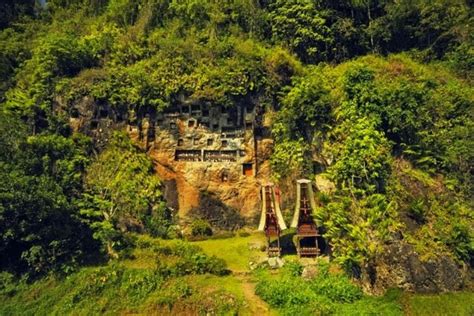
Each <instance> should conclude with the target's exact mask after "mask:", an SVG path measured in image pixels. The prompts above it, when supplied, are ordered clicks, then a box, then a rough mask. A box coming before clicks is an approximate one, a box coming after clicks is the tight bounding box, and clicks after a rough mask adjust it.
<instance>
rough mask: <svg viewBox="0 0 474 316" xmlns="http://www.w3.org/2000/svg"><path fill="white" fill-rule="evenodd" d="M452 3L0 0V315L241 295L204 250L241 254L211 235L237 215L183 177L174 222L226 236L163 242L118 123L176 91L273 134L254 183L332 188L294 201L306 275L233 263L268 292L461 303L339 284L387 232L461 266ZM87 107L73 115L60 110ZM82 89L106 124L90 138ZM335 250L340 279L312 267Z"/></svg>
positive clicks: (289, 299)
mask: <svg viewBox="0 0 474 316" xmlns="http://www.w3.org/2000/svg"><path fill="white" fill-rule="evenodd" d="M472 6H473V4H472V1H467V0H435V1H413V0H397V1H395V0H385V1H376V0H364V1H361V0H358V1H330V0H327V1H326V0H320V1H312V0H265V1H254V0H233V1H198V0H183V1H177V0H67V1H65V0H47V1H44V2H42V1H33V0H24V1H13V0H6V1H2V3H0V254H1V255H0V298H1V299H2V301H5V304H2V306H1V307H0V314H19V313H22V314H23V313H27V314H50V313H53V314H54V313H56V314H71V313H76V311H77V310H79V312H78V313H83V314H97V313H110V314H114V313H135V312H137V313H148V312H149V313H166V312H168V313H171V314H177V313H178V314H179V313H184V314H185V313H191V314H192V313H195V314H196V313H198V314H199V313H211V314H212V313H214V314H235V313H239V312H244V313H245V312H249V310H246V306H245V304H244V301H245V300H247V301H248V300H250V301H251V300H252V299H257V298H256V297H253V296H251V295H250V294H249V293H250V292H251V293H252V294H255V293H253V282H250V281H248V280H247V279H246V280H245V282H244V281H243V280H242V279H238V278H237V276H232V275H228V273H229V271H228V270H227V268H226V266H227V267H229V268H230V269H231V270H233V271H235V272H239V273H242V272H248V268H249V262H252V263H253V264H256V265H258V263H259V261H260V259H261V256H262V253H261V252H260V251H259V248H260V246H259V243H261V240H260V239H261V237H260V236H259V237H255V235H253V234H250V235H248V236H245V235H241V236H239V237H235V235H234V233H233V232H226V231H229V230H237V229H240V228H242V227H243V225H244V224H245V222H244V218H243V217H242V216H241V214H240V212H239V210H236V209H231V208H229V207H227V206H226V205H225V204H224V203H223V202H222V201H216V199H215V197H214V196H213V195H212V192H203V193H202V195H203V196H201V200H202V201H204V202H203V203H202V205H201V206H200V207H198V208H196V209H193V210H192V212H190V220H191V221H190V222H192V224H191V225H190V227H189V228H190V229H189V231H190V232H191V235H192V236H191V238H190V239H194V240H198V239H205V238H209V237H210V236H211V235H212V238H219V237H224V236H226V237H229V238H228V239H208V240H200V241H196V242H195V243H194V245H199V246H200V247H202V249H203V250H202V251H201V250H199V248H196V247H194V246H192V245H190V244H188V243H185V242H178V241H176V240H175V239H179V238H180V237H181V234H182V232H181V231H182V230H184V231H186V230H185V229H187V228H188V227H179V226H178V223H179V221H178V219H177V218H176V214H175V210H170V209H168V208H166V207H165V205H166V203H165V201H164V198H163V194H162V192H161V190H162V182H161V181H160V179H158V178H157V177H156V175H155V174H154V166H153V161H152V160H151V159H150V158H149V157H148V156H147V154H146V152H145V151H144V150H143V149H141V148H139V147H137V146H136V145H135V144H134V143H133V141H132V140H130V139H129V138H128V136H127V135H126V134H125V133H124V131H123V130H122V131H118V129H121V127H123V126H125V123H126V122H127V123H130V124H135V125H137V126H139V127H140V126H142V123H143V122H144V119H145V118H149V117H155V115H156V114H157V113H160V112H163V111H165V110H167V109H171V108H173V107H174V106H175V105H176V104H177V103H180V102H183V101H184V100H185V101H190V102H197V103H206V104H208V105H209V106H211V107H215V108H219V109H220V110H222V109H226V110H227V109H231V108H233V107H235V106H244V105H248V104H251V105H253V106H255V112H256V114H257V115H256V119H255V126H254V127H255V128H254V132H256V134H261V135H263V136H267V135H270V134H271V136H272V138H273V140H274V146H273V152H272V153H271V157H270V165H271V172H272V176H273V178H274V180H275V181H276V182H279V183H281V184H285V183H293V182H294V180H295V179H296V178H299V177H307V178H310V179H315V176H320V175H323V176H324V177H326V178H327V179H329V180H331V181H332V183H333V184H334V187H335V189H334V190H332V191H327V192H319V193H318V205H319V207H318V210H317V212H316V214H315V217H316V219H317V220H318V222H319V225H320V227H321V230H322V231H323V232H324V237H325V239H326V240H327V241H328V242H329V244H330V245H331V250H332V252H331V254H332V259H333V260H332V261H331V265H330V266H325V265H319V266H318V271H319V272H318V273H319V274H318V275H317V276H316V277H315V279H313V280H312V281H309V280H303V279H302V277H301V276H300V274H301V272H302V267H301V266H299V265H298V263H291V262H289V263H288V264H287V266H286V268H284V269H283V270H282V271H279V272H275V273H273V272H271V271H268V270H265V269H257V272H255V274H252V275H251V276H249V278H250V277H251V278H254V279H255V282H257V285H256V292H257V293H258V294H259V295H260V297H261V298H262V299H263V300H265V301H266V302H267V303H268V304H269V305H270V306H271V307H272V308H275V309H277V310H278V311H279V312H282V313H284V314H285V313H286V314H295V313H301V314H308V313H309V314H311V313H316V314H317V313H319V314H328V313H333V314H341V315H347V314H354V313H358V314H367V315H371V314H387V315H392V314H393V315H398V314H400V313H401V312H402V311H403V312H405V313H408V314H414V315H418V314H423V313H424V311H422V310H423V309H424V310H425V311H427V313H429V314H432V315H436V314H442V313H446V312H447V311H449V312H450V313H451V312H452V313H457V314H460V315H462V314H466V315H468V314H472V312H473V311H472V309H471V310H466V307H465V306H466V304H463V303H459V302H461V301H462V300H466V301H469V299H471V300H472V294H470V293H459V294H446V295H442V296H433V297H431V296H418V295H409V294H406V293H401V292H399V291H389V292H388V293H387V294H386V295H385V296H382V297H370V296H366V295H365V294H363V293H362V291H361V289H360V287H359V286H358V285H355V284H354V283H352V282H353V280H352V279H350V278H351V277H357V278H361V275H365V276H367V275H368V274H369V272H370V271H371V268H373V267H374V265H375V262H376V261H377V260H378V259H379V258H380V256H381V255H383V254H384V252H385V250H386V249H387V247H388V246H389V245H391V244H393V243H396V242H403V243H406V244H408V245H410V247H413V249H414V252H416V254H417V256H419V258H420V259H421V260H422V261H427V260H430V259H435V258H440V257H443V258H449V259H450V260H452V261H453V262H454V264H455V265H458V266H459V267H461V268H463V269H465V270H469V269H472V266H473V265H474V242H473V240H474V213H473V211H472V210H473V192H474V190H473V189H474V187H473V184H474V181H473V174H474V173H473V169H472V168H473V167H472V166H473V165H474V156H473V155H474V151H473V150H472V148H474V136H473V135H474V123H473V122H474V120H473V113H474V88H473V80H474V76H473V70H474V49H473V43H474V24H473V23H474V16H473V9H472ZM88 104H92V105H91V106H92V107H93V108H92V109H87V111H89V112H91V113H90V115H91V116H90V118H86V119H85V120H86V122H81V124H82V125H81V126H80V127H78V126H75V125H74V124H71V121H70V118H72V117H74V116H75V114H77V113H76V112H77V111H78V108H79V107H81V106H88ZM102 106H106V107H107V108H108V109H110V111H109V112H108V114H107V115H110V117H109V118H110V120H111V121H113V123H111V127H107V129H110V130H107V131H106V132H107V135H108V136H107V138H106V139H105V138H104V139H100V140H99V139H98V137H97V133H93V132H92V131H91V129H93V128H92V125H93V120H94V119H95V118H97V117H98V116H100V115H101V114H100V113H99V112H100V109H99V108H100V107H102ZM81 119H82V118H81ZM269 123H270V124H269ZM76 125H77V124H76ZM99 129H101V128H99ZM112 129H117V131H115V130H114V131H112ZM109 136H110V137H109ZM141 136H143V135H141V134H140V135H139V137H141ZM219 203H220V204H219ZM226 234H227V235H226ZM155 238H162V239H163V240H160V241H157V239H155ZM252 243H255V245H249V244H252ZM254 248H255V249H254ZM212 255H215V256H216V257H219V258H220V259H217V258H216V257H213V256H212ZM337 264H339V265H341V266H342V267H343V268H344V270H345V272H346V274H343V273H338V274H333V273H330V270H331V269H330V267H332V265H334V266H335V265H337ZM86 266H87V267H86ZM461 268H460V269H461ZM359 281H360V282H363V280H362V281H361V280H360V279H359ZM239 282H243V283H244V284H245V286H247V288H246V289H247V292H243V291H242V290H240V289H239V288H238V284H239ZM221 283H222V284H221ZM217 284H220V285H219V286H218V285H217ZM249 289H250V290H249ZM438 300H439V305H440V307H438V308H437V309H432V310H431V309H426V305H427V304H428V305H429V304H435V303H434V302H437V301H438ZM261 305H262V306H265V303H263V302H261ZM254 307H255V306H254ZM258 311H259V310H254V309H250V312H252V313H257V312H258Z"/></svg>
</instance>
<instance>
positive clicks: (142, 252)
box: [0, 234, 474, 316]
mask: <svg viewBox="0 0 474 316" xmlns="http://www.w3.org/2000/svg"><path fill="white" fill-rule="evenodd" d="M150 240H151V239H150ZM263 240H264V239H263V236H262V235H261V234H253V235H251V236H248V237H234V238H229V239H216V240H205V241H198V242H192V244H194V245H199V246H200V247H201V248H202V249H203V251H204V252H205V253H207V254H209V255H215V256H217V257H220V258H222V259H224V260H226V261H227V262H228V264H229V267H230V269H232V270H233V272H234V273H233V274H231V275H228V276H215V275H209V274H205V275H187V276H182V277H176V278H172V279H170V280H167V281H166V282H165V283H163V284H161V285H160V286H158V287H156V288H155V289H154V290H152V291H151V292H149V293H147V294H146V295H143V293H144V292H142V291H141V288H142V287H146V286H148V285H149V283H143V282H138V281H137V280H143V279H145V280H147V278H140V276H142V275H143V274H147V273H150V271H152V270H154V268H155V267H156V257H155V255H154V253H153V252H152V251H151V250H149V249H146V248H138V249H135V250H134V252H133V257H132V259H127V260H124V261H121V262H120V263H118V264H116V265H115V266H112V265H109V266H107V267H88V268H83V269H81V270H80V271H79V272H77V273H74V274H73V275H71V276H69V277H68V278H66V279H63V280H57V279H53V278H48V279H43V280H40V281H38V282H36V283H34V284H32V285H24V286H19V287H17V288H15V291H12V292H10V293H9V294H5V293H4V294H0V299H1V301H2V303H1V304H0V315H19V314H21V315H51V314H53V315H63V314H74V315H91V314H92V315H93V314H102V313H104V314H109V315H111V314H124V313H125V314H127V313H133V314H138V315H140V314H141V315H145V314H159V315H163V314H167V313H169V314H183V313H187V314H193V313H198V309H199V306H200V305H201V304H204V305H206V304H209V305H211V304H213V303H214V302H213V301H214V300H216V299H219V300H223V301H226V300H227V301H230V302H231V303H232V304H231V305H232V306H233V307H232V308H230V309H228V310H227V311H225V309H224V311H221V312H222V313H227V314H229V313H230V314H232V313H234V312H237V313H238V314H239V315H256V314H258V315H272V314H277V312H276V311H272V310H270V308H269V307H268V305H267V304H266V303H265V302H263V301H262V300H261V299H260V298H259V297H258V296H256V295H255V293H254V292H253V290H254V282H255V280H254V279H253V276H252V275H251V274H249V273H248V272H249V271H248V261H249V260H258V258H261V257H263V252H261V251H260V250H258V249H254V248H256V247H254V246H255V245H257V244H260V243H262V242H263ZM165 243H169V244H172V243H174V241H166V242H165ZM249 246H251V247H249ZM291 257H292V258H293V257H294V256H291ZM120 269H122V271H125V272H124V274H123V277H121V278H119V279H118V280H117V281H114V282H108V281H107V280H108V279H110V278H113V272H114V271H115V270H120ZM98 271H107V273H105V272H100V273H99V272H98ZM150 284H151V283H150ZM473 301H474V293H468V292H464V293H449V294H442V295H418V294H417V295H414V294H408V293H401V292H399V291H391V292H389V294H387V295H386V296H384V297H381V298H373V297H365V298H363V299H362V300H360V301H357V302H356V303H354V304H340V306H339V308H338V309H337V315H381V314H383V315H400V314H405V315H430V316H435V315H466V316H467V315H473V312H474V310H473V309H472V307H471V306H472V305H473V304H470V303H469V302H473ZM168 302H169V304H170V306H173V307H172V308H171V309H168V308H167V307H166V306H167V303H168ZM236 306H237V307H236Z"/></svg>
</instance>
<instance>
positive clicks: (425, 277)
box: [366, 241, 469, 294]
mask: <svg viewBox="0 0 474 316" xmlns="http://www.w3.org/2000/svg"><path fill="white" fill-rule="evenodd" d="M368 274H369V275H368V278H367V279H370V281H368V282H366V286H367V288H366V289H367V290H368V292H373V293H378V294H380V293H383V292H384V291H385V290H386V289H388V288H400V289H403V290H406V291H410V292H419V293H439V292H447V291H456V290H460V289H462V288H463V287H464V286H465V285H466V284H465V283H466V282H468V281H467V280H468V279H469V276H468V275H467V269H463V268H462V267H460V266H459V265H458V264H456V263H455V262H454V260H453V259H451V258H449V257H447V256H446V255H442V256H439V257H438V258H433V259H429V260H421V259H420V256H419V255H418V254H417V253H416V251H415V250H414V248H413V246H411V245H409V244H407V243H405V242H403V241H397V242H394V243H392V244H390V245H388V246H387V247H386V248H385V249H384V252H383V253H382V254H381V255H380V256H379V257H378V258H377V259H376V260H375V262H374V263H373V265H372V266H371V267H370V268H369V269H368Z"/></svg>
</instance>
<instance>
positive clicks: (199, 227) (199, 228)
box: [191, 219, 212, 236]
mask: <svg viewBox="0 0 474 316" xmlns="http://www.w3.org/2000/svg"><path fill="white" fill-rule="evenodd" d="M191 235H193V236H212V228H211V225H210V224H209V222H207V221H205V220H202V219H197V220H195V221H193V222H192V224H191Z"/></svg>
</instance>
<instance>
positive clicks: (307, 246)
mask: <svg viewBox="0 0 474 316" xmlns="http://www.w3.org/2000/svg"><path fill="white" fill-rule="evenodd" d="M315 209H316V203H315V201H314V194H313V188H312V186H311V181H310V180H307V179H301V180H298V181H296V206H295V214H294V216H293V221H292V222H291V227H293V228H296V235H295V238H296V249H297V252H298V255H299V256H300V257H301V256H317V255H318V254H319V247H318V236H319V232H318V227H317V225H316V222H315V220H314V218H313V211H314V210H315Z"/></svg>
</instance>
